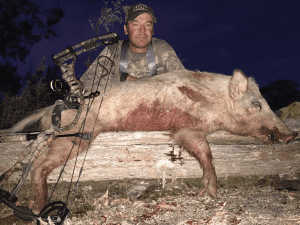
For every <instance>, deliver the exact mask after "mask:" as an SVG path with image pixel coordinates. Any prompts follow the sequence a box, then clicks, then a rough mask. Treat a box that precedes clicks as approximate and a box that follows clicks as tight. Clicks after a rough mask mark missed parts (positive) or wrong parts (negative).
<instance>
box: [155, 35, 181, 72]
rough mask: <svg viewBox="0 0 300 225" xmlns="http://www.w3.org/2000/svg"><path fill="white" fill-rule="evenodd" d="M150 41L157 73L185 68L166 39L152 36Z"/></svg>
mask: <svg viewBox="0 0 300 225" xmlns="http://www.w3.org/2000/svg"><path fill="white" fill-rule="evenodd" d="M152 43H153V48H154V54H155V58H156V64H157V74H162V73H167V72H172V71H174V70H184V69H185V67H184V66H183V64H182V62H181V61H180V59H179V58H178V56H177V54H176V53H175V51H174V49H173V48H172V47H171V46H170V45H169V44H168V43H167V42H166V41H164V40H161V39H157V38H153V39H152Z"/></svg>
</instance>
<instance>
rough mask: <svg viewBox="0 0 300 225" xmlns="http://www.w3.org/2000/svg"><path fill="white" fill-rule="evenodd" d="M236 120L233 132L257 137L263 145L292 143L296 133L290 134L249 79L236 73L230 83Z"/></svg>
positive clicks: (230, 93) (239, 72)
mask: <svg viewBox="0 0 300 225" xmlns="http://www.w3.org/2000/svg"><path fill="white" fill-rule="evenodd" d="M229 95H230V97H231V99H232V102H233V103H232V107H233V109H232V110H233V112H234V115H233V117H234V118H235V122H234V124H237V125H236V126H234V128H233V130H232V132H233V133H236V134H240V135H249V136H252V137H257V138H259V139H260V140H262V141H264V142H266V143H277V142H280V141H281V142H284V143H286V144H287V143H288V142H290V141H292V140H293V139H294V138H295V137H296V136H297V135H298V134H297V133H295V132H292V131H290V130H289V129H288V128H287V127H286V125H285V124H284V123H283V122H282V121H281V120H280V119H279V118H278V117H277V116H276V115H275V113H274V112H273V111H272V110H271V109H270V107H269V105H268V103H267V102H266V100H265V99H264V98H263V97H262V95H261V94H260V92H259V88H258V85H257V84H256V83H255V81H254V79H253V78H252V77H250V78H248V77H246V76H245V75H244V74H243V72H242V71H240V70H235V71H234V73H233V76H232V78H231V81H230V84H229Z"/></svg>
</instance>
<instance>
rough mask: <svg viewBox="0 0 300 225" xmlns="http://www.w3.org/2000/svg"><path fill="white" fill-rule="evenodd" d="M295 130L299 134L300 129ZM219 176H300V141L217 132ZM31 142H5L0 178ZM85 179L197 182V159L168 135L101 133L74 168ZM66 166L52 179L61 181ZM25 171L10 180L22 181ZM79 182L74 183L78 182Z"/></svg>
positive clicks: (66, 176)
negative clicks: (272, 141)
mask: <svg viewBox="0 0 300 225" xmlns="http://www.w3.org/2000/svg"><path fill="white" fill-rule="evenodd" d="M295 130H297V131H298V130H299V127H298V128H297V129H294V131H295ZM207 139H208V142H209V144H210V147H211V150H212V154H213V157H214V164H215V167H216V173H217V176H218V177H227V176H250V175H272V174H298V173H300V163H299V162H300V138H299V136H298V138H296V140H294V141H293V142H291V143H289V144H288V145H285V144H283V143H280V144H274V145H265V144H263V142H261V141H260V140H257V139H254V138H250V137H242V136H237V135H233V134H230V133H228V132H224V131H218V132H215V133H213V134H210V135H209V136H208V138H207ZM31 142H32V141H22V142H9V143H0V154H1V159H0V174H2V173H3V172H5V171H6V170H7V169H8V168H10V167H11V166H12V165H13V164H14V163H15V162H16V160H17V156H18V154H19V153H20V152H21V151H22V149H24V148H25V147H26V146H27V145H29V144H30V143H31ZM84 158H85V161H84V166H83V172H82V174H81V177H80V181H89V180H94V181H100V180H115V179H124V178H144V179H150V178H151V179H153V178H171V179H176V178H198V177H202V169H200V165H199V163H198V161H197V160H196V159H195V158H194V157H192V156H190V155H189V154H188V153H187V152H186V151H184V150H183V149H180V147H179V146H178V145H175V144H174V143H173V141H172V140H171V139H170V137H169V132H167V131H156V132H107V133H101V134H99V135H98V136H97V137H96V139H95V141H94V142H93V144H91V146H90V147H89V149H88V151H87V152H86V153H83V154H81V155H80V156H79V157H78V159H77V164H76V165H75V168H76V169H75V178H76V179H77V177H78V174H79V171H80V168H81V167H82V163H83V159H84ZM74 163H75V159H73V160H70V161H69V162H68V163H67V166H66V168H65V173H63V175H62V180H64V181H70V179H71V178H70V177H71V174H72V171H73V167H74ZM61 168H62V166H61V167H59V168H57V169H55V170H54V171H53V172H52V173H51V174H50V176H49V177H48V182H56V180H57V177H58V174H59V172H60V170H61ZM20 175H21V172H19V173H15V174H14V175H13V176H12V177H11V179H12V180H17V179H18V178H19V176H20ZM73 181H74V179H73Z"/></svg>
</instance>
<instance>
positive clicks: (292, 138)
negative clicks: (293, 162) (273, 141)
mask: <svg viewBox="0 0 300 225" xmlns="http://www.w3.org/2000/svg"><path fill="white" fill-rule="evenodd" d="M297 136H298V133H297V132H293V133H292V135H291V136H289V137H287V139H285V141H284V142H285V144H288V143H290V142H291V141H293V140H294V139H295V137H297Z"/></svg>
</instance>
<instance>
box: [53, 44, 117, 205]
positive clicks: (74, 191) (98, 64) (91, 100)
mask: <svg viewBox="0 0 300 225" xmlns="http://www.w3.org/2000/svg"><path fill="white" fill-rule="evenodd" d="M117 49H118V44H116V46H115V47H114V50H113V51H111V56H112V55H113V52H114V56H113V59H115V57H116V53H117ZM106 54H108V51H107V53H106ZM102 57H104V58H106V59H108V60H105V62H104V64H105V63H106V62H107V63H106V65H104V66H103V65H102V64H101V63H100V62H99V60H100V59H101V58H102ZM109 61H110V62H111V63H112V66H111V68H110V72H111V70H112V68H113V66H114V61H113V60H111V59H110V58H109V57H107V55H106V56H99V57H98V62H97V66H96V69H95V74H94V79H93V83H92V89H91V91H92V90H93V87H94V85H95V79H96V75H97V69H98V66H101V67H102V72H101V76H100V78H99V81H98V84H97V89H96V90H98V88H99V86H100V82H101V79H102V78H103V77H105V76H107V75H108V77H107V79H106V84H105V86H104V91H103V96H102V98H101V101H100V104H99V108H98V113H97V116H96V118H95V122H94V127H93V130H92V132H91V133H92V134H93V132H94V129H95V125H96V121H97V118H98V115H99V112H100V108H101V105H102V101H103V98H104V97H105V93H106V88H107V84H108V81H109V75H110V72H108V70H107V69H106V66H107V65H108V63H109ZM115 69H116V67H115ZM104 70H106V74H105V75H103V72H104ZM93 101H94V98H92V99H89V102H88V103H87V111H86V115H85V118H84V120H83V122H82V124H81V126H80V128H79V132H80V131H83V130H84V126H85V122H86V118H87V115H88V113H89V110H90V108H91V106H92V104H93ZM75 140H76V139H75ZM75 140H74V141H73V146H72V148H71V150H70V153H69V155H68V157H67V159H66V162H65V163H64V166H63V168H62V169H61V171H60V174H59V177H58V180H57V182H56V184H55V186H54V188H53V190H52V193H51V195H50V197H49V200H48V203H47V204H49V203H50V202H51V198H52V197H53V194H54V191H55V189H56V187H57V184H58V182H59V180H60V178H61V175H62V173H63V171H64V168H65V166H66V164H67V161H68V159H69V157H70V155H71V153H72V151H73V148H74V146H75V143H76V142H75ZM90 144H91V140H90V141H89V143H88V147H87V150H86V152H85V156H84V159H83V162H82V166H81V168H80V171H79V175H78V179H77V182H76V185H75V187H74V190H73V198H72V201H71V204H70V205H72V203H73V199H74V196H75V193H76V189H77V187H78V183H79V179H80V176H81V173H82V171H83V166H84V162H85V159H86V156H87V152H88V149H89V146H90ZM80 145H81V139H80V140H79V145H78V150H77V155H76V158H75V162H74V167H73V172H72V178H71V182H70V186H69V191H68V195H67V199H66V205H65V207H66V206H67V203H68V199H69V195H70V192H71V185H72V183H73V177H74V173H75V167H76V164H77V159H78V155H79V150H80Z"/></svg>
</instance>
